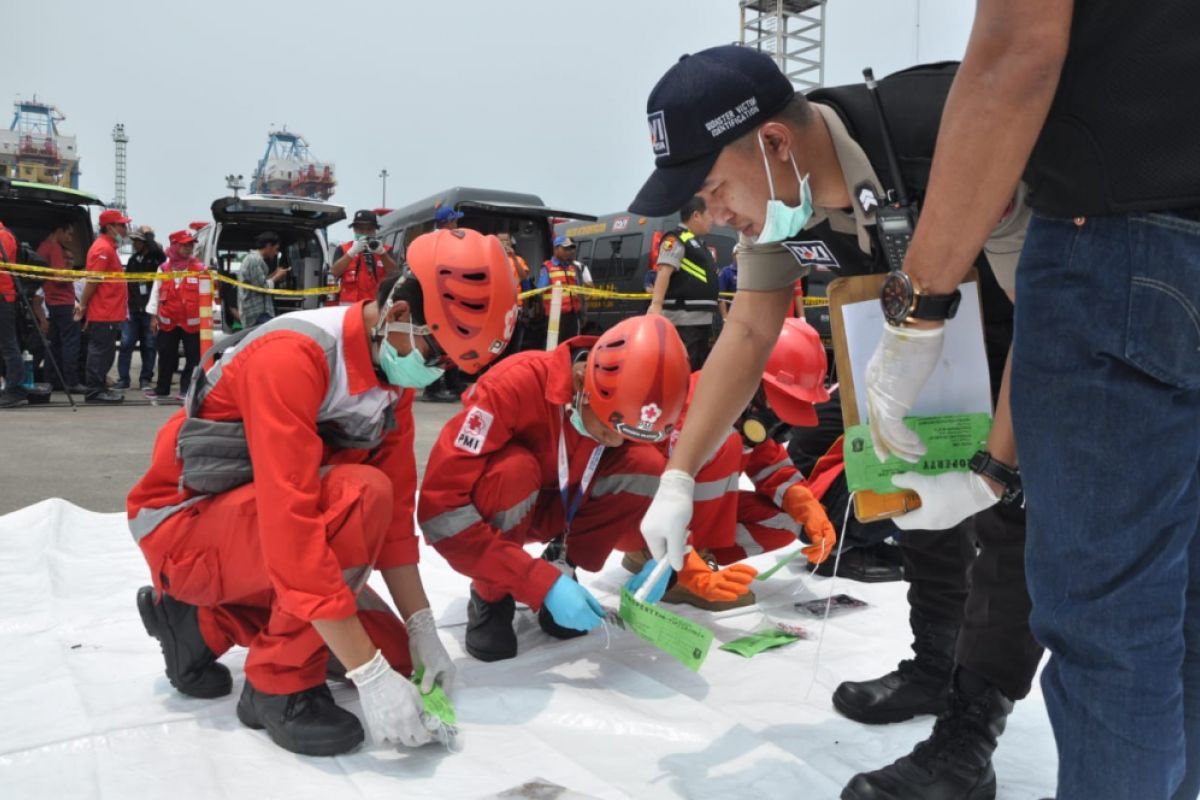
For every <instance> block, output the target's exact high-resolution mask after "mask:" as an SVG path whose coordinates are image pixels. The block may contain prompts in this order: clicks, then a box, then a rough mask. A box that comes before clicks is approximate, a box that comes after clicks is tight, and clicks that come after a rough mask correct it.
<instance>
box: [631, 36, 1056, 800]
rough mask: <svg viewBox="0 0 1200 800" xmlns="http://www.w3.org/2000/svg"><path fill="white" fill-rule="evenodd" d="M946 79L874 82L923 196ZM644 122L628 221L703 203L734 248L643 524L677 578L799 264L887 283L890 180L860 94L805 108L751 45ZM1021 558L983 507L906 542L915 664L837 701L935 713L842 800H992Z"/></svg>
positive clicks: (1015, 633) (1025, 639) (880, 712)
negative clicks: (732, 277) (920, 739)
mask: <svg viewBox="0 0 1200 800" xmlns="http://www.w3.org/2000/svg"><path fill="white" fill-rule="evenodd" d="M954 71H955V65H931V66H928V67H914V68H912V69H910V70H906V71H904V72H900V73H897V74H896V75H892V76H889V77H887V78H884V79H883V80H881V81H880V83H879V87H878V90H879V92H880V95H881V97H882V102H883V105H884V106H885V108H886V109H887V110H888V112H889V114H890V116H891V128H892V134H893V136H894V139H895V142H894V145H895V148H896V150H897V151H899V161H900V163H901V164H904V165H906V168H907V170H908V171H906V172H905V173H904V180H905V182H906V183H907V184H908V189H909V190H910V192H911V193H913V194H915V195H917V196H918V197H919V196H920V195H921V194H922V190H923V189H924V186H925V182H926V181H927V176H928V171H927V168H928V164H929V162H930V160H931V158H932V153H933V146H934V143H935V139H936V135H937V130H938V122H939V119H940V117H941V110H942V107H943V106H944V104H945V101H946V96H947V93H948V91H949V86H950V83H951V81H952V80H953V76H954ZM647 112H648V115H649V125H650V135H651V143H652V146H653V149H654V153H655V155H656V156H657V159H656V166H657V169H656V170H655V172H654V174H653V175H651V177H650V179H649V180H648V181H647V182H646V185H645V186H644V187H643V188H642V190H641V192H640V193H639V194H638V196H637V198H636V199H635V200H634V202H633V204H632V205H631V207H630V210H631V211H633V212H634V213H638V214H645V215H647V216H654V215H660V214H667V213H670V212H671V211H672V210H674V209H677V208H679V207H680V206H682V205H683V203H684V202H685V201H686V200H687V199H688V198H689V197H691V196H692V195H699V196H700V197H701V198H703V199H704V200H705V202H707V204H708V207H709V209H710V211H711V212H712V214H713V219H714V222H715V223H716V224H727V225H730V226H732V227H734V228H735V229H737V230H738V231H739V233H740V235H741V240H740V242H739V245H738V292H737V297H736V302H734V303H733V305H732V308H731V310H730V312H729V316H728V317H727V319H726V321H725V325H724V328H723V330H722V332H721V335H720V337H719V338H718V340H717V344H716V346H715V347H714V348H713V351H712V353H711V355H710V356H709V359H708V362H707V364H706V368H705V370H704V371H703V373H702V374H701V378H700V381H699V383H698V385H697V388H696V392H695V400H694V401H693V405H692V406H691V408H690V409H689V412H688V428H686V429H685V430H684V433H683V435H682V436H681V437H680V438H679V441H678V443H677V444H676V446H675V450H674V453H673V455H672V456H671V459H670V460H669V462H668V464H667V469H666V471H665V472H664V473H663V476H662V480H661V481H660V484H659V488H658V492H657V494H656V496H655V500H654V502H653V503H652V504H651V507H650V509H649V511H648V512H647V513H646V516H645V518H644V520H643V523H642V533H643V536H644V537H645V539H646V542H647V544H648V545H649V546H650V548H651V550H652V551H653V553H654V555H655V556H656V557H662V556H664V555H666V556H667V557H668V558H669V559H670V560H671V561H672V565H673V566H675V567H676V568H678V566H679V563H678V562H680V561H681V560H682V552H683V546H684V543H685V541H684V540H685V537H686V531H687V523H688V520H689V518H690V515H691V507H692V502H693V488H694V480H693V478H692V476H693V475H694V474H695V472H696V470H697V469H698V468H699V466H700V465H701V464H702V463H703V462H704V460H705V457H706V455H707V454H708V453H710V452H712V450H713V449H715V447H716V446H717V445H718V444H719V440H720V439H721V438H722V434H721V432H722V431H727V430H728V429H729V426H730V425H731V424H732V423H733V421H734V420H735V419H736V417H737V415H738V413H739V411H740V409H741V408H742V407H744V405H745V404H746V403H748V402H749V400H750V398H751V396H752V394H753V392H754V390H755V388H756V387H757V381H758V379H759V376H760V375H761V372H762V369H763V367H764V365H765V362H766V359H767V356H768V354H769V353H770V351H771V348H772V345H773V344H774V342H775V339H776V337H777V336H778V333H779V330H780V327H781V325H782V323H783V320H784V318H785V317H786V316H787V314H788V312H789V310H790V307H791V305H792V302H793V285H794V283H795V281H796V280H797V279H798V278H800V277H802V276H803V275H804V274H805V273H806V272H807V270H808V269H809V268H810V267H811V266H817V267H819V268H823V269H828V270H830V271H832V272H834V273H835V274H839V275H856V274H866V273H879V272H886V271H888V263H887V258H886V255H885V251H884V248H883V247H882V242H881V241H880V232H879V230H878V228H877V225H876V216H877V214H876V212H877V211H878V210H879V208H880V206H881V204H883V203H885V202H888V201H887V200H886V198H887V197H888V191H889V190H893V189H895V188H896V179H895V176H894V175H892V174H891V172H890V170H889V168H888V158H887V153H886V150H885V149H884V146H883V134H882V129H881V126H880V123H879V119H878V116H877V115H876V113H875V108H874V105H873V102H872V99H871V97H870V95H869V94H868V93H867V89H866V87H864V86H862V85H855V86H846V87H838V88H833V89H821V90H816V91H814V92H812V93H810V94H809V95H808V96H807V97H806V96H805V95H802V94H798V93H796V92H795V91H794V89H793V87H792V85H791V83H790V81H789V80H788V79H787V77H786V76H784V75H783V74H782V73H781V72H780V70H779V68H778V67H777V66H776V65H775V63H774V62H773V61H772V60H771V59H770V57H768V56H766V55H764V54H761V53H758V52H755V51H753V50H750V49H747V48H740V47H733V46H729V47H716V48H712V49H709V50H705V51H703V52H700V53H697V54H695V55H692V56H685V57H684V58H683V59H681V60H680V61H679V63H677V64H676V65H675V66H673V67H672V68H671V69H670V70H669V71H668V72H667V74H666V75H665V76H664V77H663V78H662V80H660V81H659V83H658V85H657V86H656V87H655V88H654V90H653V91H652V92H651V94H650V99H649V102H648V104H647ZM922 167H924V168H925V171H924V173H923V174H922V172H921V170H922ZM910 173H912V174H910ZM1022 200H1023V198H1022V197H1017V198H1016V199H1015V201H1014V203H1013V204H1011V207H1010V211H1009V212H1008V213H1006V214H1005V217H1004V219H1003V220H1002V221H1001V224H1000V225H999V226H998V227H997V228H996V229H995V230H994V231H993V233H992V236H991V238H990V239H989V241H988V243H987V244H986V245H985V247H984V251H985V253H986V257H984V256H983V255H982V254H981V255H980V256H979V257H977V259H976V266H977V267H978V268H979V270H980V273H981V283H980V285H981V296H982V301H983V305H984V317H985V322H986V328H987V337H986V338H987V340H988V352H989V363H990V365H991V367H992V374H993V375H994V376H995V380H994V381H993V384H994V385H993V391H994V392H996V391H998V390H999V376H1000V375H1001V373H1002V372H1003V364H1004V359H1005V355H1006V353H1007V349H1008V344H1009V338H1010V336H1011V325H1012V305H1011V303H1010V301H1009V299H1008V297H1007V296H1006V295H1005V292H1004V291H1003V290H1002V288H1001V285H998V283H997V282H998V281H1000V283H1001V284H1003V285H1004V286H1005V287H1007V288H1009V289H1011V287H1012V285H1013V282H1014V274H1015V262H1016V257H1017V253H1019V250H1020V242H1021V240H1022V237H1023V231H1024V227H1025V224H1026V223H1027V210H1026V209H1025V207H1024V205H1023V202H1022ZM693 425H694V427H693ZM985 491H991V490H990V489H987V488H986V487H985ZM992 502H993V503H994V502H995V500H994V499H993V500H992ZM976 540H977V541H978V543H979V545H980V546H981V554H980V555H979V557H978V558H974V551H975V541H976ZM1023 548H1024V519H1023V513H1022V511H1021V509H1019V508H1014V507H1010V506H1002V505H993V506H992V507H991V508H989V509H988V510H986V511H983V512H982V513H980V514H978V515H976V516H975V517H974V519H972V520H968V522H967V523H964V524H962V525H960V526H957V527H955V528H953V529H951V530H949V531H944V532H943V531H939V532H936V533H935V532H926V531H909V532H907V533H906V535H905V536H904V538H903V540H902V550H903V557H904V561H905V578H906V579H907V580H908V581H909V582H910V589H909V602H910V605H911V623H912V627H913V634H914V644H913V650H914V653H915V658H914V659H912V660H906V661H903V662H901V664H900V665H899V667H898V669H896V670H895V671H893V672H891V673H888V674H887V675H884V676H883V677H881V678H878V679H876V680H870V681H865V682H847V683H843V684H842V685H841V686H839V687H838V689H837V691H836V692H835V694H834V705H835V707H836V708H837V709H838V710H839V711H840V712H842V713H843V714H845V715H846V716H848V717H850V718H852V719H855V720H858V721H860V722H865V723H884V722H896V721H900V720H905V719H909V718H911V717H913V716H916V715H919V714H930V713H936V714H940V715H941V716H940V717H939V719H938V722H937V724H936V725H935V728H934V731H933V734H932V736H931V737H930V738H929V739H928V740H927V741H926V742H924V743H922V744H920V745H918V746H917V748H916V749H915V750H914V752H913V753H912V755H910V756H906V757H904V758H902V759H900V761H898V762H897V763H896V764H893V765H891V766H889V767H886V768H885V769H883V770H879V771H877V772H874V773H870V774H868V775H862V776H857V777H856V778H855V779H854V780H853V781H852V782H851V784H850V785H849V786H847V788H846V790H845V792H844V793H843V798H846V799H847V800H868V799H870V800H877V799H883V798H890V799H892V800H901V799H903V800H910V799H915V798H923V799H928V798H935V799H939V800H940V798H947V800H948V799H949V798H963V797H970V798H990V797H992V796H993V795H994V792H995V773H994V771H993V770H992V765H991V756H992V753H993V751H994V750H995V747H996V738H997V736H999V734H1000V732H1001V731H1003V729H1004V724H1005V720H1006V718H1007V716H1008V713H1009V712H1010V711H1011V709H1012V706H1013V701H1015V700H1018V699H1020V698H1022V697H1024V696H1025V695H1026V694H1027V693H1028V692H1029V689H1030V686H1031V683H1032V679H1033V675H1034V673H1035V671H1036V668H1037V664H1038V661H1039V659H1040V656H1041V649H1040V648H1039V647H1038V645H1037V643H1036V642H1035V641H1034V640H1033V638H1032V636H1031V635H1030V632H1029V628H1028V613H1029V598H1028V596H1027V594H1026V592H1025V587H1024V574H1023ZM973 559H974V563H973V564H972V561H973ZM969 570H970V572H968V571H969ZM968 587H969V589H968ZM968 592H969V593H968ZM956 642H957V646H956Z"/></svg>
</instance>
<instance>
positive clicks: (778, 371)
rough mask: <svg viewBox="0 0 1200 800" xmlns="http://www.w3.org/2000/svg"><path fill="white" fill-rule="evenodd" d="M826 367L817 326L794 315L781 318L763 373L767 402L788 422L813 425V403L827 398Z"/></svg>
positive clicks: (815, 413)
mask: <svg viewBox="0 0 1200 800" xmlns="http://www.w3.org/2000/svg"><path fill="white" fill-rule="evenodd" d="M828 368H829V362H828V360H827V359H826V357H825V345H824V344H822V343H821V336H820V334H818V333H817V331H816V329H815V328H813V326H811V325H809V324H808V323H807V322H805V321H804V320H802V319H799V318H797V317H789V318H788V319H786V320H784V322H783V329H782V330H781V331H780V332H779V338H778V339H777V340H776V341H775V348H774V349H773V350H771V356H770V358H768V359H767V369H766V371H765V372H763V376H762V382H763V388H764V390H765V392H766V395H767V405H769V406H770V407H771V410H772V411H774V412H775V414H776V416H778V417H779V418H780V419H781V420H783V421H784V422H786V423H787V424H789V425H803V426H813V425H816V424H817V412H816V409H814V408H813V404H814V403H823V402H825V401H826V400H828V399H829V392H828V391H826V389H825V373H826V371H827V370H828Z"/></svg>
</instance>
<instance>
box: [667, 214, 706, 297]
mask: <svg viewBox="0 0 1200 800" xmlns="http://www.w3.org/2000/svg"><path fill="white" fill-rule="evenodd" d="M668 235H670V236H673V237H674V238H676V239H678V240H679V242H680V244H682V245H683V259H682V260H681V261H680V264H679V269H677V270H675V271H674V272H672V273H671V282H670V283H668V284H667V296H666V302H664V303H663V308H668V309H677V310H683V309H686V310H691V311H716V310H717V297H718V295H719V293H720V286H719V282H718V280H717V263H716V261H715V260H714V259H713V257H712V254H711V253H710V252H708V248H707V247H705V246H704V245H703V244H702V243H701V242H700V240H699V239H697V238H696V234H694V233H692V232H691V231H690V230H688V229H687V228H684V227H682V226H681V227H679V228H676V229H675V230H673V231H671V233H670V234H668Z"/></svg>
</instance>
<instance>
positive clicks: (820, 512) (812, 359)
mask: <svg viewBox="0 0 1200 800" xmlns="http://www.w3.org/2000/svg"><path fill="white" fill-rule="evenodd" d="M827 367H828V364H827V361H826V356H825V347H824V345H823V344H822V343H821V337H820V335H819V334H818V333H817V332H816V330H815V329H814V328H813V327H812V326H811V325H809V324H808V323H807V322H805V321H804V320H802V319H796V318H790V319H788V320H786V321H785V322H784V324H783V329H782V330H781V331H780V334H779V338H778V340H776V343H775V347H774V348H773V349H772V350H771V355H770V357H769V358H768V359H767V365H766V369H765V370H764V372H763V376H762V381H761V383H760V385H759V389H758V391H757V392H755V395H754V398H753V399H752V400H751V401H750V404H749V405H748V406H746V408H745V409H744V410H743V411H742V414H741V416H740V417H739V418H738V421H737V424H736V425H735V429H734V431H733V432H732V433H730V434H729V437H728V438H727V439H726V440H725V442H724V444H723V445H722V446H721V447H720V448H719V449H718V450H717V452H716V453H714V454H713V456H712V458H710V459H709V460H708V462H707V463H705V464H704V466H702V467H701V468H700V470H699V472H697V473H696V491H695V495H694V503H693V512H692V519H691V530H692V543H693V545H694V547H695V550H694V551H693V552H690V553H688V554H687V556H686V557H685V558H684V565H683V569H682V570H680V571H679V573H678V574H677V576H676V580H675V583H674V584H673V585H672V587H671V588H670V590H668V591H667V593H666V594H665V595H664V596H663V601H664V602H667V603H687V604H689V605H693V606H696V607H698V608H703V609H706V610H709V611H724V610H727V609H730V608H737V607H740V606H744V605H752V604H753V603H754V602H755V601H756V599H755V596H754V594H753V592H751V591H750V590H749V584H750V581H751V580H752V579H753V578H754V576H755V575H756V574H757V572H756V571H755V570H754V569H753V568H752V567H749V566H748V565H741V564H736V563H735V562H738V561H741V560H743V559H745V558H747V557H749V556H752V555H757V554H759V553H765V552H769V551H771V550H775V549H778V548H780V547H786V546H787V545H789V544H791V543H793V542H795V541H796V540H797V539H800V538H803V539H805V540H807V541H808V542H809V545H808V546H807V547H805V548H804V555H805V556H806V557H807V558H808V561H809V563H811V564H814V565H815V564H821V563H823V562H824V561H825V560H826V559H828V558H829V557H830V555H832V553H833V551H834V547H835V545H836V543H837V533H836V531H835V530H834V527H833V524H832V523H831V522H830V521H829V517H828V515H827V514H826V513H825V509H824V507H823V506H822V505H821V502H820V500H819V498H820V496H821V495H822V494H823V493H824V490H825V489H826V488H827V487H828V483H829V481H830V480H831V479H832V478H833V477H834V475H832V474H831V475H828V476H826V473H825V472H824V471H823V470H822V471H820V472H818V471H817V470H814V473H813V474H812V475H810V476H809V478H810V479H809V480H806V479H805V477H804V475H802V474H801V473H800V471H799V470H798V469H796V467H795V465H794V464H793V463H792V460H791V458H790V457H789V456H788V453H787V450H786V449H784V447H783V445H782V444H780V443H779V439H780V438H781V437H783V436H784V435H786V433H787V432H788V431H789V430H790V429H791V427H793V426H805V427H808V426H813V425H816V424H817V414H816V410H815V407H814V404H815V403H820V402H824V401H826V400H828V399H829V393H828V392H827V391H826V390H825V385H824V384H825V376H826V370H827ZM699 377H700V373H699V372H695V373H693V374H692V380H691V387H690V388H689V391H688V405H690V404H691V400H692V394H693V393H694V391H695V388H696V382H697V380H698V379H699ZM686 416H687V407H686V406H685V408H684V414H683V416H681V417H680V421H679V424H678V425H677V426H676V429H675V433H674V434H673V435H672V438H671V440H670V441H669V442H668V445H667V447H666V456H667V457H668V458H669V457H670V454H671V453H670V447H671V446H673V444H674V441H675V440H677V439H678V437H679V435H680V433H681V432H682V431H683V430H684V428H685V427H686ZM742 475H747V476H749V478H750V480H751V482H752V483H753V484H754V489H753V490H746V489H739V487H738V484H739V480H740V478H741V476H742ZM649 557H650V556H649V552H648V551H644V552H642V553H629V554H628V555H627V556H626V557H625V559H624V560H623V561H622V564H623V566H625V568H626V569H628V570H630V571H632V572H637V571H638V570H640V569H641V568H642V564H643V563H644V562H645V561H646V560H647V559H648V558H649ZM722 564H734V566H733V567H730V568H729V569H726V570H718V569H717V568H716V565H722Z"/></svg>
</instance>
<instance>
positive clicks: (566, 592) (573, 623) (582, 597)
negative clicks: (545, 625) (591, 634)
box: [542, 575, 604, 631]
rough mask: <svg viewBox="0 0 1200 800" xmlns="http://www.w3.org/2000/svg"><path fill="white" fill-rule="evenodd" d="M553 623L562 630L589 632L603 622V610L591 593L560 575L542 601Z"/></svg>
mask: <svg viewBox="0 0 1200 800" xmlns="http://www.w3.org/2000/svg"><path fill="white" fill-rule="evenodd" d="M542 605H544V606H545V607H546V608H547V609H549V611H550V616H552V617H554V621H555V622H557V623H558V624H559V625H562V626H563V627H564V628H573V629H574V630H577V631H590V630H591V629H592V628H594V627H596V626H597V625H599V624H600V623H601V622H603V621H604V609H603V608H602V607H601V606H600V601H599V600H597V599H596V598H594V597H592V593H591V592H589V591H588V590H587V589H585V588H583V587H582V586H580V585H579V584H578V583H576V582H575V581H573V580H571V579H570V578H568V577H567V576H566V575H560V576H559V578H558V580H556V581H555V582H554V585H553V586H551V587H550V591H549V592H547V593H546V599H545V600H543V601H542Z"/></svg>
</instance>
